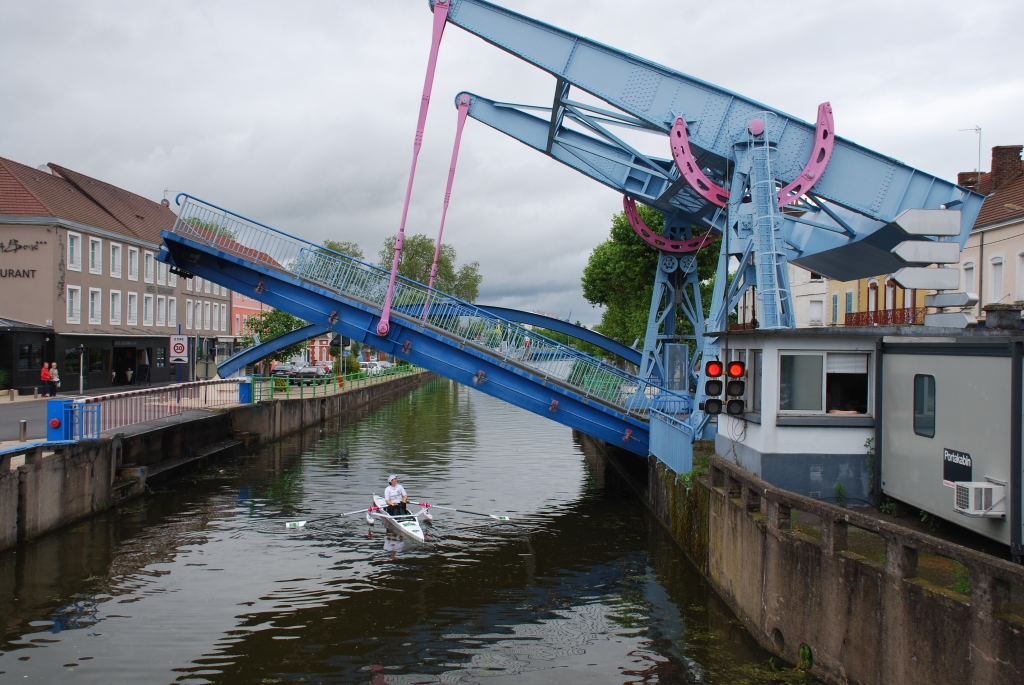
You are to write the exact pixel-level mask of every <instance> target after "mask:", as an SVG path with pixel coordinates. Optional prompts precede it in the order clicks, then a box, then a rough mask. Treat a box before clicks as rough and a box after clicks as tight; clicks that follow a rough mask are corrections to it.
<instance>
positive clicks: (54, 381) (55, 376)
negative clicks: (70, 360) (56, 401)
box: [50, 362, 60, 397]
mask: <svg viewBox="0 0 1024 685" xmlns="http://www.w3.org/2000/svg"><path fill="white" fill-rule="evenodd" d="M59 387H60V371H58V370H57V362H50V396H51V397H56V396H57V388H59Z"/></svg>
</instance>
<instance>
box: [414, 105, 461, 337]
mask: <svg viewBox="0 0 1024 685" xmlns="http://www.w3.org/2000/svg"><path fill="white" fill-rule="evenodd" d="M468 114H469V93H462V94H461V95H459V123H458V124H457V125H456V128H455V147H453V148H452V163H451V166H450V167H448V186H447V187H446V188H445V190H444V207H443V208H442V209H441V225H440V227H439V228H438V229H437V246H436V247H435V248H434V263H433V264H431V265H430V283H428V284H427V301H426V302H425V303H424V304H423V321H426V320H427V310H429V309H430V297H431V295H433V293H434V279H435V278H436V277H437V259H438V257H440V256H441V236H442V235H444V220H445V217H447V216H448V202H449V201H450V200H451V199H452V183H453V182H454V181H455V165H456V164H457V163H458V161H459V144H460V143H461V142H462V129H463V128H465V126H466V116H467V115H468Z"/></svg>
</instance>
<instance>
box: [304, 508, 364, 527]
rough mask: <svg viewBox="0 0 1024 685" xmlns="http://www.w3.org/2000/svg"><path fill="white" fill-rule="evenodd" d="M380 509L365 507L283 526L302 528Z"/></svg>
mask: <svg viewBox="0 0 1024 685" xmlns="http://www.w3.org/2000/svg"><path fill="white" fill-rule="evenodd" d="M379 509H380V507H367V508H366V509H356V510H355V511H346V512H343V513H341V514H335V515H334V516H324V517H323V518H318V519H313V520H311V521H288V522H287V523H285V524H284V527H285V528H302V527H303V526H305V525H306V524H307V523H316V522H317V521H329V520H330V519H336V518H338V517H339V516H351V515H352V514H362V513H364V512H366V513H369V512H371V511H378V510H379Z"/></svg>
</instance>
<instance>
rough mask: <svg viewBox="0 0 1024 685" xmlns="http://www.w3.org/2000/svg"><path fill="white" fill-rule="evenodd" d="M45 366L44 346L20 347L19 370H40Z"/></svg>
mask: <svg viewBox="0 0 1024 685" xmlns="http://www.w3.org/2000/svg"><path fill="white" fill-rule="evenodd" d="M42 366H43V346H42V345H18V369H19V370H30V369H40V368H42Z"/></svg>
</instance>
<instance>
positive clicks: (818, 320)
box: [808, 300, 825, 326]
mask: <svg viewBox="0 0 1024 685" xmlns="http://www.w3.org/2000/svg"><path fill="white" fill-rule="evenodd" d="M809 304H810V316H809V317H808V318H809V320H810V324H811V325H812V326H820V325H822V324H823V323H825V301H824V300H811V301H810V302H809Z"/></svg>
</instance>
